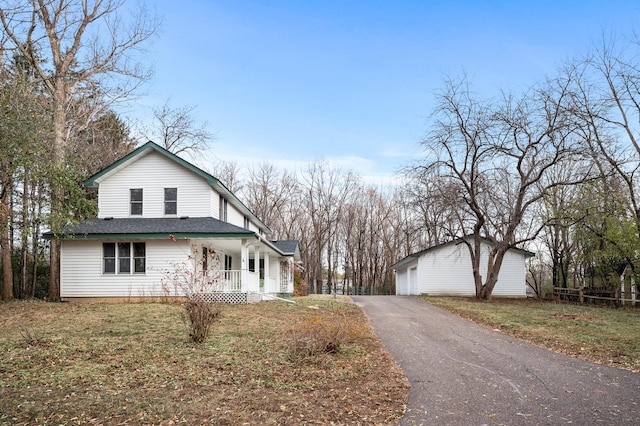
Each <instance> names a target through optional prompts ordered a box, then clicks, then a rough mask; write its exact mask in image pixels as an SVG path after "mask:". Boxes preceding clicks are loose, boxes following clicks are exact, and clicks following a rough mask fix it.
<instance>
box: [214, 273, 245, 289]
mask: <svg viewBox="0 0 640 426" xmlns="http://www.w3.org/2000/svg"><path fill="white" fill-rule="evenodd" d="M216 291H221V292H223V293H229V292H234V291H242V271H220V280H219V281H218V288H217V289H216Z"/></svg>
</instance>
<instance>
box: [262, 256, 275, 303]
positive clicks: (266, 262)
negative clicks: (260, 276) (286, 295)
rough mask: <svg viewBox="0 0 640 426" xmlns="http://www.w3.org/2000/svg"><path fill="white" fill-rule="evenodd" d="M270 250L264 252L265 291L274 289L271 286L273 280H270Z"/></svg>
mask: <svg viewBox="0 0 640 426" xmlns="http://www.w3.org/2000/svg"><path fill="white" fill-rule="evenodd" d="M269 276H270V274H269V252H268V251H265V252H264V292H265V293H270V292H272V291H273V289H272V288H271V282H270V281H269Z"/></svg>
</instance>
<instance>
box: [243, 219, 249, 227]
mask: <svg viewBox="0 0 640 426" xmlns="http://www.w3.org/2000/svg"><path fill="white" fill-rule="evenodd" d="M244 229H249V218H248V217H246V216H245V217H244Z"/></svg>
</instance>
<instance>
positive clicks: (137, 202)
mask: <svg viewBox="0 0 640 426" xmlns="http://www.w3.org/2000/svg"><path fill="white" fill-rule="evenodd" d="M129 201H130V203H131V215H132V216H134V215H142V188H137V189H130V190H129Z"/></svg>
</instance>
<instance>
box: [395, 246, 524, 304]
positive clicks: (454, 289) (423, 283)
mask: <svg viewBox="0 0 640 426" xmlns="http://www.w3.org/2000/svg"><path fill="white" fill-rule="evenodd" d="M481 247H482V258H481V261H480V268H481V271H480V273H481V275H482V276H483V277H486V271H487V262H486V259H487V256H488V252H489V249H490V245H489V242H487V241H483V242H482V246H481ZM532 256H534V254H533V253H531V252H528V251H526V250H521V249H518V248H512V249H510V250H509V251H507V253H506V254H505V257H504V261H503V263H502V267H501V268H500V275H499V278H498V282H497V284H496V286H495V287H494V290H493V293H492V295H493V296H498V297H526V288H527V285H526V282H525V276H526V267H525V259H526V258H528V257H532ZM391 268H393V269H394V270H395V274H396V294H397V295H420V294H424V295H429V296H475V295H476V290H475V284H474V280H473V270H472V268H471V256H470V255H469V249H468V248H467V246H466V245H465V244H464V242H463V241H462V240H460V239H458V240H454V241H450V242H448V243H444V244H440V245H437V246H433V247H430V248H428V249H425V250H422V251H419V252H417V253H414V254H411V255H409V256H407V257H405V258H404V259H402V260H400V261H399V262H397V263H396V264H394V265H392V266H391Z"/></svg>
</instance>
